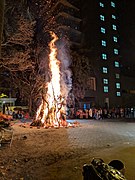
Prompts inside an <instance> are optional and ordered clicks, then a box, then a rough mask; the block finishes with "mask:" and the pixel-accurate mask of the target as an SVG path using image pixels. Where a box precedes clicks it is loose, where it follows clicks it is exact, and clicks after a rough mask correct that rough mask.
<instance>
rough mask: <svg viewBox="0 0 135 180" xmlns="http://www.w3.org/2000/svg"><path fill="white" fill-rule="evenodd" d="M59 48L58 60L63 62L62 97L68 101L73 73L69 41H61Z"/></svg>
mask: <svg viewBox="0 0 135 180" xmlns="http://www.w3.org/2000/svg"><path fill="white" fill-rule="evenodd" d="M57 48H58V59H59V60H60V62H61V66H60V70H61V93H62V96H63V97H65V99H67V96H68V94H69V92H70V90H71V89H72V72H71V70H70V64H71V59H70V53H69V43H68V41H67V40H66V39H61V40H59V42H58V44H57Z"/></svg>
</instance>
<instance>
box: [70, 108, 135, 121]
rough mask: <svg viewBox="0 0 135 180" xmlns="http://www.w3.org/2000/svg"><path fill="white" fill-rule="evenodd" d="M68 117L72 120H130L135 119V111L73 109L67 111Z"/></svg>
mask: <svg viewBox="0 0 135 180" xmlns="http://www.w3.org/2000/svg"><path fill="white" fill-rule="evenodd" d="M67 117H68V118H71V119H97V120H98V119H99V120H100V119H107V118H112V119H113V118H124V117H126V118H130V117H135V111H133V112H132V109H131V108H122V107H119V108H111V109H107V108H95V107H93V108H90V109H77V110H75V109H74V108H71V109H69V110H68V111H67Z"/></svg>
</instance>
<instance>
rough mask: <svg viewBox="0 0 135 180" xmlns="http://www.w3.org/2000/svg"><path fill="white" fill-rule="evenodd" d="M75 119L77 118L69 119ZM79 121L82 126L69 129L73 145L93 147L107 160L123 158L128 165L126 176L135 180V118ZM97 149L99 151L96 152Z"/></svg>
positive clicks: (93, 149)
mask: <svg viewBox="0 0 135 180" xmlns="http://www.w3.org/2000/svg"><path fill="white" fill-rule="evenodd" d="M73 121H76V120H68V122H73ZM77 121H78V122H80V123H81V127H79V128H69V129H68V130H67V132H68V136H69V139H70V142H71V144H72V146H76V147H81V148H88V149H91V150H92V151H93V154H95V155H98V156H99V157H101V156H102V157H101V158H103V159H104V160H105V161H110V160H112V159H120V160H122V161H123V162H124V164H125V166H126V177H128V179H130V180H135V165H134V164H135V120H133V119H132V120H131V119H128V120H118V119H109V120H77ZM104 149H108V151H103V150H104ZM97 150H99V151H98V153H94V152H95V151H96V152H97ZM104 152H105V153H104Z"/></svg>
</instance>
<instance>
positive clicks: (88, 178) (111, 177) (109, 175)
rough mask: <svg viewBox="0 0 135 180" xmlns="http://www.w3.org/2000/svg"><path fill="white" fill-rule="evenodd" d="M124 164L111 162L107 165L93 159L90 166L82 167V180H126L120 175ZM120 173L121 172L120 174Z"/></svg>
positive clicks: (117, 161) (100, 160) (116, 161)
mask: <svg viewBox="0 0 135 180" xmlns="http://www.w3.org/2000/svg"><path fill="white" fill-rule="evenodd" d="M123 169H124V164H123V163H122V162H121V161H119V160H113V161H111V162H110V163H109V164H106V163H104V161H103V160H102V159H93V160H92V162H91V164H90V165H88V164H85V165H84V166H83V179H84V180H126V178H125V177H124V175H123V174H122V170H123ZM120 171H121V172H120Z"/></svg>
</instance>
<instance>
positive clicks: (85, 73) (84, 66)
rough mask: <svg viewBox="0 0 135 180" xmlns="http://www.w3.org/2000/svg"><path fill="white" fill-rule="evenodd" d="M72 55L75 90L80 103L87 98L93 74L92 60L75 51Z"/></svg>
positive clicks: (75, 96) (76, 98) (75, 95)
mask: <svg viewBox="0 0 135 180" xmlns="http://www.w3.org/2000/svg"><path fill="white" fill-rule="evenodd" d="M71 55H72V65H71V69H72V73H73V76H72V77H73V89H72V92H73V94H74V98H75V100H77V101H79V100H80V99H83V98H84V96H85V90H86V88H87V80H88V77H89V76H90V73H91V69H92V66H91V63H90V59H89V58H88V57H87V56H85V54H84V53H80V52H77V51H73V52H72V53H71Z"/></svg>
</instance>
